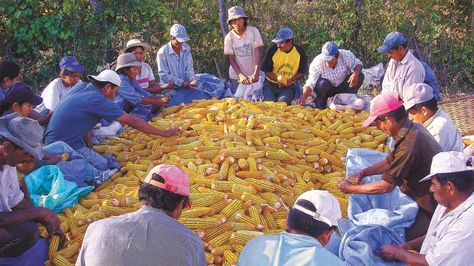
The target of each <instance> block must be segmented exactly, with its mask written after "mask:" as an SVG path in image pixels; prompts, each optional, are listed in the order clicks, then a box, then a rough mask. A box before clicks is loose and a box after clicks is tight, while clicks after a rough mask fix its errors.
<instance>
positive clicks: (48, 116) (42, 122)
mask: <svg viewBox="0 0 474 266" xmlns="http://www.w3.org/2000/svg"><path fill="white" fill-rule="evenodd" d="M52 115H53V112H51V111H48V112H47V113H46V114H45V115H43V116H42V117H41V118H40V119H38V124H40V125H42V126H46V125H47V124H48V122H49V120H50V119H51V116H52Z"/></svg>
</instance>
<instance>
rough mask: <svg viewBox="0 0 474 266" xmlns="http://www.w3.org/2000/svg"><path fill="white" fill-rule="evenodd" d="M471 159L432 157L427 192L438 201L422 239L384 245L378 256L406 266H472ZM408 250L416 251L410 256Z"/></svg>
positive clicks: (473, 210) (457, 154)
mask: <svg viewBox="0 0 474 266" xmlns="http://www.w3.org/2000/svg"><path fill="white" fill-rule="evenodd" d="M471 161H472V159H471V157H469V156H468V155H466V154H464V153H462V152H456V151H450V152H441V153H438V154H437V155H436V156H434V157H433V163H432V164H431V171H430V174H429V175H428V176H426V177H425V178H423V179H422V180H421V181H420V182H427V181H428V180H431V186H430V191H431V192H433V193H434V197H435V199H436V201H437V202H438V207H437V208H436V210H435V213H434V214H433V218H432V219H431V223H430V226H429V229H428V232H427V233H426V235H425V236H422V237H420V238H417V239H414V240H412V241H409V242H406V243H403V244H401V245H399V246H397V245H385V246H382V247H381V249H380V254H381V255H382V256H383V257H384V258H386V259H388V260H396V261H401V262H405V263H407V264H409V265H415V264H416V265H473V263H472V251H473V250H474V230H472V225H474V194H473V192H474V172H473V168H472V163H471ZM408 250H417V251H419V252H420V253H419V254H418V253H413V252H410V251H408Z"/></svg>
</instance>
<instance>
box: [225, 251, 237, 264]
mask: <svg viewBox="0 0 474 266" xmlns="http://www.w3.org/2000/svg"><path fill="white" fill-rule="evenodd" d="M238 260H239V256H238V255H237V254H235V253H234V252H232V251H231V250H229V249H227V250H224V261H226V262H227V263H229V264H230V265H235V264H236V263H237V261H238Z"/></svg>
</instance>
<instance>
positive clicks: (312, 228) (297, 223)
mask: <svg viewBox="0 0 474 266" xmlns="http://www.w3.org/2000/svg"><path fill="white" fill-rule="evenodd" d="M297 204H298V205H299V206H301V207H303V208H305V209H307V210H309V211H313V212H314V211H316V209H315V208H314V205H313V204H312V203H311V202H310V201H308V200H305V199H300V200H298V201H297ZM288 228H289V229H292V230H297V231H300V232H304V233H306V234H308V235H310V236H312V237H319V236H320V235H322V234H323V233H324V232H326V231H327V230H329V229H331V226H329V225H328V224H327V223H324V222H320V221H318V220H315V219H314V218H313V217H312V216H309V215H308V214H306V213H304V212H301V211H299V210H297V209H294V208H293V209H291V210H290V212H289V213H288Z"/></svg>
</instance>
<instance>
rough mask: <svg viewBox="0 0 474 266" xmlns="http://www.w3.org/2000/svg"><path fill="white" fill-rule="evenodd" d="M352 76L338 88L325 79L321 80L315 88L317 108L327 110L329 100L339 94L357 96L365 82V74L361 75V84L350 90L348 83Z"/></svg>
mask: <svg viewBox="0 0 474 266" xmlns="http://www.w3.org/2000/svg"><path fill="white" fill-rule="evenodd" d="M351 75H352V74H349V75H348V76H347V77H346V79H345V80H344V81H343V82H342V83H341V84H339V86H337V87H335V86H333V85H332V84H331V82H329V80H327V79H325V78H319V79H318V81H317V82H316V86H315V91H316V107H317V108H319V109H325V108H326V107H327V103H328V98H329V97H333V96H334V95H336V94H339V93H352V94H357V92H358V91H359V88H360V86H362V83H363V82H364V74H362V73H360V75H359V82H358V83H357V85H356V86H355V87H353V88H350V87H349V83H348V82H347V81H348V80H349V77H350V76H351Z"/></svg>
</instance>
